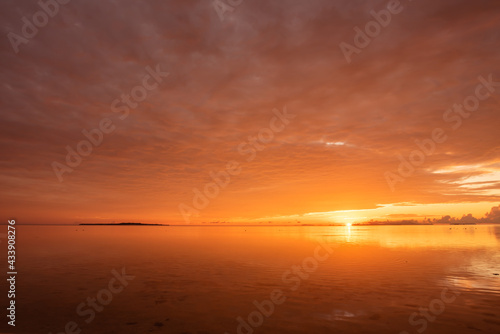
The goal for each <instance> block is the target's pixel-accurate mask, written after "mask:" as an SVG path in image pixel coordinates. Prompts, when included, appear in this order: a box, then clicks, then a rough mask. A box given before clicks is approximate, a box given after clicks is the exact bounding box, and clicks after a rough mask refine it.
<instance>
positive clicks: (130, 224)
mask: <svg viewBox="0 0 500 334" xmlns="http://www.w3.org/2000/svg"><path fill="white" fill-rule="evenodd" d="M79 225H93V226H96V225H100V226H169V225H168V224H144V223H103V224H99V223H81V224H79Z"/></svg>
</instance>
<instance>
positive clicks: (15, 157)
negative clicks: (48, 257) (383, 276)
mask: <svg viewBox="0 0 500 334" xmlns="http://www.w3.org/2000/svg"><path fill="white" fill-rule="evenodd" d="M385 4H386V1H373V2H370V3H367V2H364V1H348V0H343V1H335V2H332V1H327V0H321V1H314V2H303V1H298V0H287V1H280V2H269V1H245V2H244V3H243V4H242V5H240V6H239V7H238V8H237V10H235V11H234V12H233V13H230V14H228V15H231V17H230V20H225V21H224V22H220V20H219V18H218V16H217V13H216V12H215V11H214V10H213V8H212V6H211V4H210V1H180V0H179V1H169V2H147V3H142V2H141V3H138V2H134V1H108V2H102V1H97V0H89V1H85V2H70V3H68V4H67V5H64V6H61V7H60V11H59V13H58V14H57V15H56V16H55V17H53V18H51V19H50V21H49V23H48V24H47V25H46V26H45V27H43V28H41V29H40V30H39V32H38V34H37V35H36V36H35V37H34V38H33V39H31V40H30V41H29V43H28V44H22V45H20V52H19V53H18V54H15V53H14V52H13V50H12V48H11V45H10V44H9V41H8V39H7V38H4V39H2V42H0V63H1V64H2V71H1V72H0V78H1V82H2V84H1V85H0V101H1V102H0V108H1V109H0V110H2V111H1V114H0V150H1V152H2V161H1V174H0V185H1V186H2V189H7V191H5V193H4V194H2V195H1V196H0V200H1V201H2V203H5V208H10V210H14V211H16V210H17V211H18V212H26V213H23V215H24V216H23V218H24V219H25V220H30V221H45V222H52V221H57V222H72V221H75V220H78V221H85V219H92V218H91V217H97V216H98V217H102V219H111V218H112V219H113V220H117V221H122V220H123V221H131V220H140V221H162V222H163V221H169V222H176V221H179V220H180V215H179V212H178V210H177V206H178V204H179V203H181V202H189V201H190V200H191V198H192V189H193V188H195V187H200V186H202V185H203V184H205V183H206V182H207V181H209V180H210V177H209V172H210V171H217V170H220V169H222V168H223V166H224V165H225V164H226V162H227V161H229V160H239V161H243V160H244V158H243V157H242V156H241V155H239V154H238V152H237V147H238V145H239V144H240V143H241V142H243V141H246V140H247V138H248V136H251V135H255V134H256V133H258V132H259V130H260V129H261V128H263V127H265V126H267V125H268V123H269V119H270V118H271V117H272V109H273V108H282V107H283V106H284V105H287V107H288V108H289V110H290V111H292V112H294V113H296V114H297V118H296V119H295V120H294V121H293V122H292V123H291V124H290V126H289V127H287V128H286V130H284V131H283V132H281V133H279V134H278V135H277V136H276V138H275V139H274V141H273V142H272V143H269V144H268V145H267V146H266V149H265V150H263V151H261V152H259V154H258V158H257V159H256V160H255V161H253V162H252V163H249V164H246V165H245V166H243V171H242V174H241V175H240V176H238V178H235V179H234V180H233V181H232V182H231V184H230V185H229V186H228V188H227V189H226V190H225V191H224V192H223V193H221V195H219V197H218V198H217V199H216V200H214V201H212V203H211V205H210V206H209V207H208V208H207V209H206V210H203V212H202V213H201V216H200V220H205V221H209V220H217V221H218V220H230V219H231V218H232V217H242V216H243V217H246V218H249V219H251V218H258V217H265V216H274V215H291V214H303V213H307V212H321V211H332V210H344V209H364V208H371V207H374V206H375V205H376V204H377V203H400V202H415V203H462V202H484V201H490V202H495V201H498V197H499V196H498V194H499V193H498V189H499V188H498V185H499V184H498V183H488V184H483V185H481V188H479V190H478V188H473V189H471V188H470V187H468V188H467V187H462V185H464V184H466V183H467V184H470V183H471V182H475V180H474V179H470V178H471V177H474V176H479V175H481V174H482V173H483V172H484V173H486V171H476V172H473V173H472V172H468V171H466V172H463V171H462V172H460V171H458V172H457V171H453V172H447V173H441V174H439V173H434V172H433V171H435V170H450V168H453V167H454V166H461V165H476V164H477V165H480V166H482V167H484V168H485V169H486V168H487V169H488V170H489V172H498V171H499V163H500V160H499V156H498V152H499V151H498V135H497V129H498V126H499V122H500V117H499V115H498V112H497V110H498V101H499V97H500V95H499V94H498V93H500V91H499V92H498V93H495V95H494V96H492V97H491V98H490V99H488V100H487V101H485V102H482V103H481V107H480V110H478V111H477V112H476V113H474V114H473V115H472V116H471V117H470V118H468V119H466V120H464V123H463V125H462V127H461V128H460V129H459V130H457V131H456V132H453V131H451V130H450V129H449V124H446V123H445V122H444V121H443V119H442V115H443V112H444V111H445V110H446V109H448V108H450V107H451V106H453V104H454V103H460V102H462V101H463V99H464V98H465V97H466V96H468V95H470V94H471V92H473V90H474V88H475V86H476V84H477V77H478V76H479V75H488V74H489V73H493V77H494V78H495V80H498V81H500V71H499V68H498V58H499V56H500V50H499V49H498V47H497V41H498V37H500V36H499V31H500V29H499V28H500V27H499V25H500V23H499V22H498V17H497V14H496V13H497V12H498V9H499V6H500V4H498V3H496V2H492V1H476V2H475V3H474V4H472V3H470V2H467V1H451V0H446V1H438V2H436V1H430V0H422V1H418V2H413V3H405V4H404V6H405V8H404V11H403V12H402V13H400V14H398V16H395V17H393V19H392V22H391V24H390V25H389V26H388V27H387V28H385V30H384V31H383V32H382V33H381V35H380V36H378V37H377V38H376V39H374V40H373V41H372V43H371V44H370V45H369V46H368V47H367V48H366V49H364V50H363V52H362V53H361V54H359V55H355V56H354V58H353V62H352V63H351V64H347V62H346V61H345V59H344V57H343V55H342V52H341V51H340V48H339V46H338V45H339V43H340V42H342V41H347V42H351V41H352V38H353V36H354V31H353V27H354V26H357V25H358V26H361V25H363V24H364V23H366V22H367V21H368V20H370V19H371V16H370V13H369V12H370V10H372V9H375V10H379V9H382V8H383V7H384V5H385ZM38 10H39V7H38V5H37V4H36V3H31V2H17V1H3V2H2V3H1V4H0V22H2V23H1V25H0V32H1V33H2V34H3V35H4V36H5V35H6V34H7V33H8V32H10V31H13V32H16V33H20V30H21V27H22V24H23V23H22V21H21V18H22V17H23V16H26V17H28V18H31V17H32V15H33V13H35V12H36V11H38ZM155 64H161V66H162V68H164V70H166V71H169V72H170V73H171V75H170V76H169V78H168V79H166V80H165V82H163V83H162V84H161V85H160V86H159V87H158V89H157V90H155V91H154V92H152V93H151V94H150V95H148V98H147V99H146V100H145V101H144V102H142V103H141V104H140V106H139V107H138V108H136V109H134V110H132V111H131V114H130V116H129V117H128V118H127V119H126V120H124V121H122V122H120V121H119V120H118V119H117V117H116V116H117V115H116V114H114V113H112V111H111V109H110V105H111V102H112V101H113V100H114V99H116V98H118V97H120V95H121V94H122V93H129V92H130V90H131V89H132V88H133V87H134V86H135V85H137V84H139V83H140V82H141V80H142V78H143V76H144V74H145V70H144V69H145V67H146V66H154V65H155ZM103 117H111V118H112V119H113V121H114V122H115V124H116V126H117V129H116V131H115V132H114V133H113V134H111V135H110V136H108V137H106V138H105V139H104V141H103V144H102V145H101V146H99V147H97V148H96V149H95V150H94V151H93V153H92V155H91V156H89V157H88V158H86V159H84V161H83V162H82V164H81V165H80V166H79V167H78V168H77V169H75V171H74V172H72V173H71V174H67V175H66V176H65V181H64V182H63V183H61V184H60V183H59V182H58V180H57V178H56V177H55V175H54V172H53V170H52V167H51V163H52V162H53V161H61V162H62V161H64V159H65V154H66V151H65V147H66V145H70V146H73V147H74V146H75V145H76V144H77V143H78V142H79V141H80V140H82V139H83V137H82V133H81V131H82V130H83V129H91V128H93V127H96V126H97V124H98V122H99V120H100V119H102V118H103ZM435 127H442V128H445V129H446V131H447V134H448V135H449V139H448V140H447V141H446V142H445V143H444V144H442V145H440V146H439V147H438V148H437V149H436V152H435V153H434V154H433V155H432V156H430V157H428V159H427V160H426V162H425V165H424V166H422V167H421V168H418V169H417V171H416V172H415V174H414V175H413V176H412V177H411V178H408V179H407V180H405V182H404V183H401V184H398V188H397V191H396V192H395V193H392V192H391V191H390V189H389V188H388V187H387V184H386V182H385V179H384V172H385V171H387V170H394V169H396V168H397V166H398V160H397V157H396V156H397V154H403V155H406V156H407V155H408V154H410V153H411V152H412V150H414V149H415V148H416V146H415V143H414V141H415V140H417V139H419V140H422V139H424V138H428V137H429V135H430V133H431V131H432V129H434V128H435ZM322 142H323V143H328V142H331V143H345V145H321V144H318V143H322ZM468 178H469V179H468ZM26 208H29V209H26ZM1 212H2V215H8V214H9V213H8V212H7V209H2V211H1Z"/></svg>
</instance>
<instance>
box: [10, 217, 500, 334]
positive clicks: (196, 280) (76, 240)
mask: <svg viewBox="0 0 500 334" xmlns="http://www.w3.org/2000/svg"><path fill="white" fill-rule="evenodd" d="M17 228H18V232H17V241H18V244H17V246H18V254H17V257H18V258H17V265H18V278H17V279H18V281H17V288H16V289H17V294H16V297H17V298H16V303H17V319H16V320H17V321H16V323H17V326H16V328H15V331H14V332H15V333H49V332H52V333H54V334H55V333H60V332H63V333H64V332H65V326H66V324H67V323H68V322H71V321H74V323H76V325H77V326H78V329H79V330H81V333H193V334H207V333H220V334H224V333H230V334H233V333H238V326H240V324H241V321H244V322H245V323H246V324H245V325H243V327H241V326H240V330H239V332H240V333H246V334H250V333H395V334H398V333H401V332H407V333H421V332H425V333H429V334H431V333H500V276H498V275H495V274H498V273H500V252H499V251H500V226H381V227H354V226H353V227H350V228H348V227H195V226H189V227H175V226H167V227H147V226H143V227H134V226H123V227H114V226H85V227H81V226H76V227H75V226H72V227H70V226H63V227H57V226H18V227H17ZM2 243H4V241H2ZM3 248H4V247H3V246H2V249H3ZM329 252H331V254H330V253H329ZM5 253H6V252H2V254H1V255H0V259H1V260H2V261H6V259H5V258H4V257H5V256H6V254H5ZM315 254H316V255H317V257H318V258H320V259H321V260H320V261H318V260H317V259H314V256H315ZM303 265H304V266H306V269H307V270H306V269H302V271H301V272H300V273H299V272H297V271H295V272H294V271H293V270H294V269H293V268H294V267H293V266H301V267H302V266H303ZM301 267H299V268H300V269H301ZM122 268H125V269H124V270H125V272H126V274H127V275H132V276H134V279H132V280H129V282H128V285H127V286H126V287H125V288H124V289H123V290H122V291H121V292H116V293H114V294H113V293H108V292H106V291H104V292H101V294H100V297H101V300H103V301H105V302H106V303H108V304H107V305H104V306H102V305H101V304H99V305H98V307H100V308H102V309H101V310H100V312H97V311H93V313H94V314H95V316H94V317H93V319H90V318H91V316H90V314H91V313H92V312H91V311H89V309H90V306H87V305H85V304H84V307H83V308H82V309H80V313H83V315H81V314H79V313H77V307H78V306H79V305H81V303H86V302H87V301H88V299H87V298H96V296H97V295H98V294H99V292H100V291H102V290H103V289H104V290H106V289H108V291H109V282H110V280H112V279H113V277H114V275H113V274H112V270H117V271H118V272H121V271H122ZM295 269H297V267H295ZM113 282H114V284H115V285H112V288H114V289H115V290H118V288H119V285H118V284H117V282H115V281H113ZM2 289H3V290H6V288H2ZM275 290H278V291H281V293H282V294H283V296H281V299H280V301H281V302H282V303H280V304H279V305H276V304H272V305H273V306H272V308H273V310H271V309H270V308H271V306H269V303H267V304H266V302H264V306H266V305H267V307H268V309H267V311H266V309H264V311H266V312H269V313H270V314H269V316H265V315H264V316H261V315H260V314H262V312H261V313H256V312H258V308H257V306H256V305H255V304H254V301H255V302H257V303H262V302H263V301H266V300H269V299H270V298H271V294H272V293H273V291H275ZM2 294H3V293H2ZM109 296H111V300H107V299H106V298H108V297H109ZM275 297H276V296H275ZM271 303H272V302H271ZM85 312H87V313H85ZM420 312H423V313H420ZM249 316H250V319H249ZM239 317H241V318H240V320H239V321H238V320H237V319H238V318H239ZM260 317H262V319H261V318H260ZM86 321H88V323H87V322H86ZM5 323H6V321H4V323H2V324H1V327H0V329H4V330H7V327H6V326H5ZM260 323H262V324H260ZM251 324H253V325H255V327H254V326H253V325H251ZM71 326H73V325H70V331H68V333H70V332H71V330H73V329H71ZM78 329H74V332H75V333H77V332H78ZM0 332H3V331H2V330H0Z"/></svg>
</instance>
